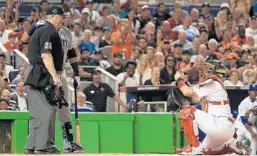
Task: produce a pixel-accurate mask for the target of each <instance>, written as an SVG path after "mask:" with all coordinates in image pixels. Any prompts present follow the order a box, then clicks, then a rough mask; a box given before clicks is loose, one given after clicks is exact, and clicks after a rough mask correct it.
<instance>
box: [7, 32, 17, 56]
mask: <svg viewBox="0 0 257 156" xmlns="http://www.w3.org/2000/svg"><path fill="white" fill-rule="evenodd" d="M8 38H9V41H8V42H6V43H5V44H4V47H5V48H6V50H7V51H8V52H13V50H14V49H19V44H18V43H17V42H15V40H16V39H17V33H15V32H11V33H9V35H8Z"/></svg>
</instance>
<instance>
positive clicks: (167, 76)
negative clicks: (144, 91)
mask: <svg viewBox="0 0 257 156" xmlns="http://www.w3.org/2000/svg"><path fill="white" fill-rule="evenodd" d="M175 73H176V59H175V57H174V56H172V55H167V56H166V57H165V67H164V68H162V69H161V71H160V79H161V81H163V82H164V83H165V84H171V83H172V82H174V81H175Z"/></svg>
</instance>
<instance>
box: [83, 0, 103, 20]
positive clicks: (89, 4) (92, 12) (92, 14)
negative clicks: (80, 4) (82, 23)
mask: <svg viewBox="0 0 257 156" xmlns="http://www.w3.org/2000/svg"><path fill="white" fill-rule="evenodd" d="M93 4H94V2H93V0H88V1H87V6H86V8H88V9H89V11H90V12H89V15H90V16H89V21H96V20H97V19H98V18H99V17H100V14H99V12H98V11H96V10H94V7H93Z"/></svg>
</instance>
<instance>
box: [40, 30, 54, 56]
mask: <svg viewBox="0 0 257 156" xmlns="http://www.w3.org/2000/svg"><path fill="white" fill-rule="evenodd" d="M42 32H44V33H40V34H39V38H40V39H39V43H40V45H41V48H40V52H41V53H45V52H50V53H52V39H51V38H52V36H53V33H51V32H49V31H42Z"/></svg>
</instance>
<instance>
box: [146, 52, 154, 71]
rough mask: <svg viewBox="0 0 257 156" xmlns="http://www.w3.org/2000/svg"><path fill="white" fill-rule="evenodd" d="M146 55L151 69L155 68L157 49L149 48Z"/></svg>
mask: <svg viewBox="0 0 257 156" xmlns="http://www.w3.org/2000/svg"><path fill="white" fill-rule="evenodd" d="M146 55H147V60H148V62H149V67H150V68H153V67H154V55H155V49H154V48H153V47H147V48H146Z"/></svg>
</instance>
